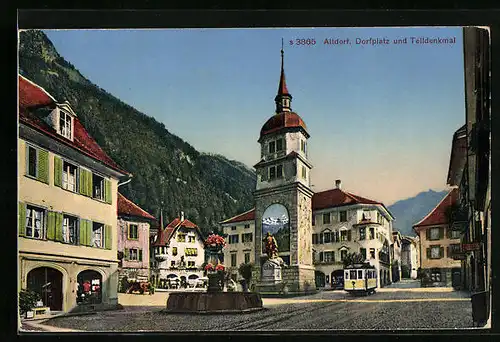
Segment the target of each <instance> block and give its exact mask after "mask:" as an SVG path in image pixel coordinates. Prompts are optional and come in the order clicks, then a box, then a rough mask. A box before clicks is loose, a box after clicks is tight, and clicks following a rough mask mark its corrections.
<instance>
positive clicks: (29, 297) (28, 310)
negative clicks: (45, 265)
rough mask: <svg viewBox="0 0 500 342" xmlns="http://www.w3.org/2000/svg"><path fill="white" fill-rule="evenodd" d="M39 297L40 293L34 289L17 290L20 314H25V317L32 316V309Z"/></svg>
mask: <svg viewBox="0 0 500 342" xmlns="http://www.w3.org/2000/svg"><path fill="white" fill-rule="evenodd" d="M41 299H42V298H41V297H40V295H39V294H38V293H36V292H34V291H31V290H21V291H20V292H19V311H20V313H21V315H26V318H33V311H32V309H33V308H34V307H35V306H36V303H37V302H38V301H39V300H41Z"/></svg>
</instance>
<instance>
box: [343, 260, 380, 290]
mask: <svg viewBox="0 0 500 342" xmlns="http://www.w3.org/2000/svg"><path fill="white" fill-rule="evenodd" d="M376 288H377V270H376V269H375V266H372V265H370V264H368V263H366V264H355V265H350V266H347V267H346V268H345V269H344V291H347V292H349V293H351V294H364V295H369V294H372V293H375V289H376Z"/></svg>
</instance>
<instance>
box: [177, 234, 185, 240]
mask: <svg viewBox="0 0 500 342" xmlns="http://www.w3.org/2000/svg"><path fill="white" fill-rule="evenodd" d="M177 242H186V234H182V233H179V234H177Z"/></svg>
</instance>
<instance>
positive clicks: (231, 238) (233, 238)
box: [229, 234, 239, 243]
mask: <svg viewBox="0 0 500 342" xmlns="http://www.w3.org/2000/svg"><path fill="white" fill-rule="evenodd" d="M238 242H239V235H238V234H233V235H229V243H238Z"/></svg>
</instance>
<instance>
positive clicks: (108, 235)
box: [104, 224, 112, 249]
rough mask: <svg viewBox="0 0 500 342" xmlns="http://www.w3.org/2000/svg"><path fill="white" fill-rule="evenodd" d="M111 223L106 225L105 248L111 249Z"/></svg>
mask: <svg viewBox="0 0 500 342" xmlns="http://www.w3.org/2000/svg"><path fill="white" fill-rule="evenodd" d="M111 240H112V236H111V225H109V224H106V225H104V248H106V249H111Z"/></svg>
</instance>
